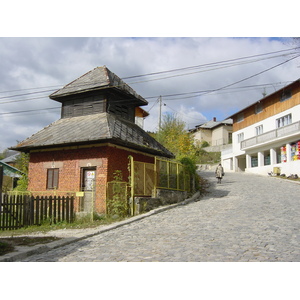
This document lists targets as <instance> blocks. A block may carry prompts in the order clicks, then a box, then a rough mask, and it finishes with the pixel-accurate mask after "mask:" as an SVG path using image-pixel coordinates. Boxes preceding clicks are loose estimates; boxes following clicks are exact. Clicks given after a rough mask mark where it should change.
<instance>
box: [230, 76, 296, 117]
mask: <svg viewBox="0 0 300 300" xmlns="http://www.w3.org/2000/svg"><path fill="white" fill-rule="evenodd" d="M297 83H298V84H299V83H300V78H299V79H297V80H295V81H293V82H292V83H290V84H288V85H286V86H284V87H283V88H281V89H279V90H277V91H275V92H274V93H272V94H269V95H267V96H266V97H264V98H262V99H260V100H258V101H255V102H253V103H252V104H250V105H248V106H246V107H244V108H243V109H241V110H239V111H238V112H236V113H234V114H232V115H230V116H229V117H228V119H229V118H233V117H234V116H236V115H237V114H239V113H241V112H243V111H244V110H246V109H248V108H249V107H251V106H253V105H255V104H257V103H260V102H263V101H265V100H266V99H268V98H269V97H271V96H273V95H275V94H277V93H282V92H283V91H284V90H287V89H289V88H291V87H292V86H293V85H294V84H297Z"/></svg>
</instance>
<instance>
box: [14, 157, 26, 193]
mask: <svg viewBox="0 0 300 300" xmlns="http://www.w3.org/2000/svg"><path fill="white" fill-rule="evenodd" d="M28 165H29V154H26V153H21V154H20V155H19V156H18V157H17V159H16V168H17V169H19V170H20V171H22V172H23V173H24V175H22V177H21V178H20V179H19V180H18V183H17V186H16V188H15V190H17V191H26V190H27V188H28Z"/></svg>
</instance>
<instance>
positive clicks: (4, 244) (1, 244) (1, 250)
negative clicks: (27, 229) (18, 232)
mask: <svg viewBox="0 0 300 300" xmlns="http://www.w3.org/2000/svg"><path fill="white" fill-rule="evenodd" d="M59 239H60V238H57V237H53V236H47V237H28V236H24V237H10V238H9V237H7V238H0V255H4V254H6V253H9V252H12V251H14V249H15V247H16V246H34V245H38V244H45V243H50V242H52V241H55V240H59Z"/></svg>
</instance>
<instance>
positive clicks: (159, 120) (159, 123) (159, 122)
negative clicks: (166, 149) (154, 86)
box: [158, 96, 162, 131]
mask: <svg viewBox="0 0 300 300" xmlns="http://www.w3.org/2000/svg"><path fill="white" fill-rule="evenodd" d="M158 101H159V116H158V131H160V129H161V107H162V101H161V96H159V98H158Z"/></svg>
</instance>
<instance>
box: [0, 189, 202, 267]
mask: <svg viewBox="0 0 300 300" xmlns="http://www.w3.org/2000/svg"><path fill="white" fill-rule="evenodd" d="M199 200H200V193H199V192H197V193H195V194H194V195H193V196H192V197H191V198H188V199H186V200H184V201H182V202H180V203H175V204H172V205H168V206H163V207H158V208H156V209H153V210H151V211H149V212H147V213H144V214H141V215H138V216H134V217H131V218H129V219H126V220H123V221H120V222H116V223H113V224H110V225H101V226H99V227H96V228H84V229H59V230H52V231H49V232H47V233H35V234H31V235H28V236H30V237H37V236H43V237H45V236H54V237H58V238H61V239H60V240H57V241H53V242H50V243H47V244H41V245H35V246H17V247H15V249H16V251H14V252H10V253H7V254H5V255H2V256H0V262H15V261H20V260H22V259H24V258H26V257H29V256H31V255H34V254H41V253H44V252H47V251H49V250H52V249H56V248H59V247H62V246H65V245H68V244H71V243H74V242H77V241H80V240H83V239H86V238H89V237H92V236H95V235H97V234H101V233H104V232H107V231H110V230H113V229H116V228H118V227H121V226H124V225H127V224H130V223H133V222H136V221H139V220H142V219H144V218H147V217H150V216H152V215H155V214H158V213H160V212H163V211H166V210H169V209H172V208H174V207H177V206H180V205H186V204H188V203H191V202H194V201H199Z"/></svg>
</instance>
